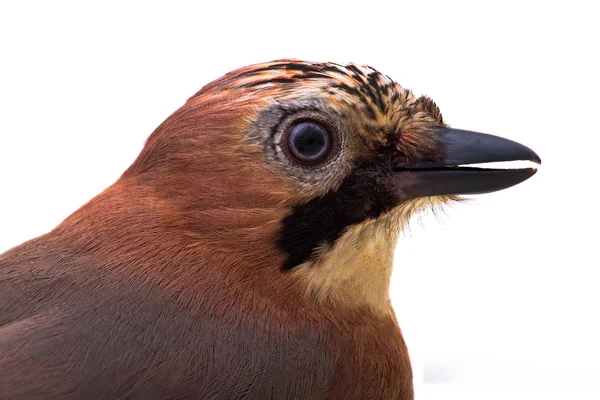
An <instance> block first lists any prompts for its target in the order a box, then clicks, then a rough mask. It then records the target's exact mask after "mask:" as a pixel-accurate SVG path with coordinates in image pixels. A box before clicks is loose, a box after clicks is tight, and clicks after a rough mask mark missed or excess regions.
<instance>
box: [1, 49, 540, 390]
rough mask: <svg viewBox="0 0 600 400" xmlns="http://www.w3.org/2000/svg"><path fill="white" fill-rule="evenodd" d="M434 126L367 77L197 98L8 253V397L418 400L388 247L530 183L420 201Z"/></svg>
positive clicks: (437, 119) (318, 71) (421, 102)
mask: <svg viewBox="0 0 600 400" xmlns="http://www.w3.org/2000/svg"><path fill="white" fill-rule="evenodd" d="M303 124H304V125H303ZM311 124H312V125H311ZM302 129H304V130H302ZM445 129H446V130H447V131H450V130H448V129H447V128H446V126H445V124H444V122H443V121H442V117H441V114H440V112H439V110H438V108H437V107H436V106H435V104H434V103H433V102H432V101H431V100H430V99H428V98H426V97H415V96H413V95H412V93H411V92H410V91H408V90H406V89H403V88H402V87H400V86H399V85H398V84H397V83H395V82H393V81H392V80H391V79H390V78H388V77H386V76H384V75H382V74H380V73H379V72H377V71H375V70H373V69H371V68H369V67H362V66H356V65H353V64H350V65H347V66H341V65H337V64H330V63H308V62H302V61H297V60H280V61H275V62H272V63H266V64H260V65H254V66H250V67H246V68H242V69H239V70H237V71H234V72H231V73H229V74H227V75H225V76H224V77H222V78H220V79H218V80H216V81H214V82H212V83H210V84H208V85H207V86H205V87H204V88H203V89H202V90H201V91H200V92H198V93H197V94H196V95H194V96H193V97H192V98H190V99H189V100H188V101H187V103H186V104H185V105H183V106H182V107H181V108H180V109H179V110H177V111H176V112H175V113H174V114H173V115H171V116H170V117H169V118H168V119H167V120H166V121H165V122H164V123H163V124H161V125H160V126H159V127H158V128H157V129H156V131H155V132H154V133H152V135H151V136H150V137H149V139H148V141H147V143H146V145H145V147H144V149H143V151H142V152H141V154H140V155H139V157H138V158H137V160H136V161H135V162H134V163H133V165H132V166H131V167H130V168H129V169H128V170H127V171H126V172H125V173H124V174H123V176H122V177H121V178H120V179H119V180H118V181H117V182H116V183H115V184H114V185H112V186H111V187H109V188H108V189H106V190H105V191H104V192H103V193H101V194H100V195H98V196H97V197H95V198H94V199H92V200H91V201H90V202H89V203H88V204H86V205H85V206H83V207H82V208H81V209H79V210H78V211H76V212H75V213H73V214H72V215H71V216H70V217H68V218H67V219H66V220H65V221H64V222H63V223H61V224H60V225H59V226H58V227H57V228H55V229H54V230H52V231H51V232H49V233H48V234H46V235H43V236H41V237H38V238H36V239H33V240H31V241H29V242H26V243H24V244H22V245H21V246H18V247H16V248H14V249H12V250H10V251H8V252H7V253H5V254H3V255H1V256H0V371H2V373H0V398H2V399H84V398H85V399H116V398H122V399H271V398H272V399H292V398H293V399H411V398H412V375H411V367H410V361H409V357H408V352H407V348H406V346H405V344H404V341H403V339H402V336H401V333H400V330H399V328H398V324H397V322H396V318H395V316H394V312H393V310H392V307H391V304H390V301H389V297H388V287H389V280H390V273H391V267H392V257H393V250H394V247H395V243H396V239H397V237H398V233H399V232H400V231H401V229H402V226H403V225H404V224H405V222H406V221H407V220H408V218H409V217H410V216H411V215H412V214H413V213H414V212H416V211H418V210H419V209H420V208H422V207H428V206H431V205H435V204H442V203H443V202H445V201H448V200H450V199H453V198H455V195H457V194H460V193H465V192H471V191H479V192H481V191H490V190H496V189H500V188H503V187H507V186H510V185H512V184H515V183H518V182H517V181H522V180H524V179H526V178H527V177H529V176H531V175H532V174H533V172H531V170H527V172H522V173H521V175H519V176H518V177H517V178H514V179H513V180H512V181H511V182H508V183H507V182H504V183H503V184H501V183H495V187H493V188H491V187H488V186H489V184H488V183H485V184H482V183H479V182H482V181H485V180H486V179H487V181H486V182H490V181H491V180H490V179H488V178H483V177H481V176H479V175H477V176H475V175H474V174H478V172H475V173H471V172H465V173H464V174H468V175H469V176H470V177H473V176H475V179H474V180H475V181H477V182H478V183H477V185H480V186H481V185H483V186H481V187H479V186H477V188H474V189H472V187H469V188H468V190H467V188H466V187H465V186H464V185H466V184H464V183H463V186H460V185H459V186H460V187H457V188H454V187H453V188H452V189H451V190H441V189H439V186H435V185H433V186H434V187H435V188H434V189H432V188H431V187H432V186H431V184H430V183H428V182H429V181H426V186H427V189H423V187H422V186H420V185H421V183H420V182H421V179H422V176H425V175H427V174H428V172H427V170H423V169H421V168H422V167H423V165H425V167H427V166H428V165H429V166H430V167H431V166H433V167H431V168H430V171H434V170H435V171H438V170H439V169H440V167H439V165H440V162H443V161H444V160H445V159H448V158H449V154H448V152H449V151H448V150H447V149H446V148H445V147H444V141H443V140H442V139H440V137H441V136H440V132H446V131H444V130H445ZM294 132H295V133H294ZM298 132H299V133H298ZM296 134H297V136H293V135H296ZM293 137H295V138H298V142H294V140H296V139H291V138H293ZM448 137H450V136H448ZM315 140H316V141H315ZM506 142H508V141H506ZM510 143H513V142H510ZM302 146H305V147H302ZM311 146H312V147H311ZM521 147H522V148H524V147H523V146H521ZM321 150H322V152H323V154H324V155H322V156H321V155H319V157H321V158H319V157H317V158H315V156H314V154H313V153H315V152H317V151H321ZM484 153H485V151H484ZM486 154H487V153H486ZM298 157H300V158H298ZM303 157H304V158H303ZM502 157H503V158H504V159H515V158H519V157H521V155H519V156H511V157H508V156H506V155H504V156H502ZM536 157H537V156H535V157H534V156H531V155H528V157H527V158H528V159H532V160H534V161H538V159H537V158H536ZM488 158H489V157H488ZM496 158H498V157H496ZM521 158H523V157H521ZM467 161H469V162H481V161H482V160H476V161H472V160H470V159H469V160H467ZM492 161H497V160H496V159H494V160H492ZM417 167H418V168H417ZM413 168H414V169H413ZM424 171H425V172H424ZM456 171H457V170H456V169H455V170H454V171H452V172H451V173H455V172H456ZM521 171H523V170H521ZM438 172H439V171H438ZM432 173H433V174H435V173H436V172H432ZM422 174H425V175H422ZM498 174H501V173H500V172H498ZM502 174H503V175H502V176H505V175H506V174H504V173H502ZM523 174H525V175H527V176H525V175H523ZM429 176H430V174H429V175H427V177H429ZM432 176H434V178H433V179H434V180H435V179H437V178H435V176H437V175H432ZM461 176H462V175H461ZM511 176H512V175H511ZM428 179H429V178H428ZM461 179H462V178H461ZM469 179H471V178H469ZM511 179H512V178H511ZM492 180H493V179H492ZM446 181H447V179H446V180H444V182H446ZM513 181H514V182H513ZM414 182H418V183H417V184H413V183H414ZM494 182H496V181H494ZM434 183H435V182H434ZM486 185H487V186H486ZM471 189H472V190H471Z"/></svg>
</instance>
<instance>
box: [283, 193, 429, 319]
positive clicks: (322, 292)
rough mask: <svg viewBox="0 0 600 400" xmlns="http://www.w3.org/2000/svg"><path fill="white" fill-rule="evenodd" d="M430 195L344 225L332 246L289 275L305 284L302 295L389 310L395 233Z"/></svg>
mask: <svg viewBox="0 0 600 400" xmlns="http://www.w3.org/2000/svg"><path fill="white" fill-rule="evenodd" d="M432 201H433V202H435V201H436V200H435V199H431V198H428V199H416V200H413V201H410V202H407V203H405V204H403V205H400V206H398V207H397V208H395V209H393V210H391V211H389V212H387V213H385V214H383V215H381V216H380V217H379V218H377V219H367V220H365V221H363V222H360V223H357V224H354V225H351V226H349V227H347V229H346V230H345V231H344V233H343V234H342V235H341V236H340V237H339V238H338V239H337V240H336V241H335V242H334V243H332V244H330V245H324V246H322V247H320V248H319V249H318V250H317V252H316V254H315V255H314V256H313V257H311V259H310V260H308V261H306V262H304V263H303V264H301V265H299V266H298V267H296V268H294V269H293V270H292V271H291V273H293V274H296V275H297V276H299V277H301V278H302V279H303V280H304V281H305V282H306V290H307V296H310V297H313V298H315V299H317V301H319V302H330V303H334V305H335V306H337V307H369V308H371V309H372V310H373V311H375V312H376V313H378V314H389V313H393V311H392V308H391V304H390V299H389V287H390V279H391V274H392V268H393V263H394V262H393V261H394V252H395V248H396V244H397V241H398V237H399V235H400V232H402V230H403V229H404V227H405V226H406V225H407V224H408V220H409V219H410V217H411V216H412V215H413V214H414V213H415V212H417V211H419V210H420V209H422V208H424V207H430V206H432Z"/></svg>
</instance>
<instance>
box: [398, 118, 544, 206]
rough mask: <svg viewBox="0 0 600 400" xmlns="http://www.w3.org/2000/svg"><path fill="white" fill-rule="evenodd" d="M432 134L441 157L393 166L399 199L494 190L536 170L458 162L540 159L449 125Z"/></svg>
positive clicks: (519, 146) (498, 139)
mask: <svg viewBox="0 0 600 400" xmlns="http://www.w3.org/2000/svg"><path fill="white" fill-rule="evenodd" d="M435 135H436V136H437V138H436V140H437V141H438V143H439V144H440V147H441V150H442V153H443V157H442V159H441V160H436V161H426V162H418V163H412V164H411V163H404V164H396V165H395V166H394V171H395V174H394V183H393V185H394V187H395V188H394V189H395V191H396V193H397V194H398V195H399V196H400V198H402V199H411V198H417V197H427V196H443V195H460V194H480V193H489V192H495V191H497V190H502V189H506V188H509V187H511V186H514V185H516V184H518V183H521V182H523V181H525V180H527V179H528V178H530V177H531V176H533V175H534V174H535V173H536V172H537V169H535V168H521V169H492V168H474V167H463V166H462V165H464V164H480V163H487V162H500V161H517V160H527V161H532V162H534V163H536V164H541V162H542V160H541V159H540V157H539V156H538V155H537V154H536V153H535V152H534V151H533V150H531V149H530V148H528V147H526V146H523V145H522V144H519V143H517V142H513V141H512V140H508V139H503V138H501V137H498V136H493V135H488V134H485V133H478V132H471V131H465V130H461V129H450V128H440V129H438V130H437V131H436V132H435Z"/></svg>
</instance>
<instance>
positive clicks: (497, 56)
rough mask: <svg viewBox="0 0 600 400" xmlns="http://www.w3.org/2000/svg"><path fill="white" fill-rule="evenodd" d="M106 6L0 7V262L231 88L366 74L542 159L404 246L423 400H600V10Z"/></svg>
mask: <svg viewBox="0 0 600 400" xmlns="http://www.w3.org/2000/svg"><path fill="white" fill-rule="evenodd" d="M91 4H92V3H89V2H73V3H65V2H56V1H53V2H46V1H44V2H42V1H39V2H27V1H21V2H17V1H12V2H8V1H6V2H2V3H1V5H0V46H1V47H0V190H1V196H0V251H4V250H7V249H8V248H10V247H12V246H15V245H17V244H19V243H21V242H22V241H24V240H26V239H29V238H32V237H34V236H37V235H39V234H42V233H44V232H46V231H48V230H50V229H51V228H52V227H54V226H55V225H57V224H58V223H59V222H60V221H61V220H62V219H63V218H65V217H66V216H67V215H69V214H70V213H71V212H72V211H74V210H75V209H77V208H78V207H79V206H81V205H82V204H83V203H85V202H86V201H87V200H89V199H90V198H91V197H93V196H94V195H96V194H97V193H99V192H100V191H102V190H103V189H104V188H106V187H107V186H109V185H110V184H111V183H112V182H114V181H115V180H116V179H117V178H118V177H119V175H120V174H121V173H122V172H123V171H124V170H125V169H126V168H127V167H128V166H129V164H130V163H131V162H132V161H133V160H134V158H135V157H136V155H137V154H138V152H139V151H140V149H141V147H142V145H143V142H144V140H145V138H146V137H147V136H148V135H149V134H150V132H151V131H152V130H153V129H154V128H155V127H156V126H157V125H158V124H159V123H160V122H162V121H163V120H164V119H165V118H166V117H167V116H168V115H169V114H170V113H171V112H173V111H174V110H175V109H176V108H177V107H179V106H180V105H181V104H183V102H184V101H185V100H186V99H187V98H188V97H189V96H191V95H192V94H194V93H195V92H196V91H197V90H198V89H199V88H200V87H201V86H203V85H204V84H206V83H208V82H209V81H211V80H213V79H215V78H217V77H219V76H221V75H222V74H224V73H225V72H227V71H229V70H232V69H234V68H237V67H240V66H243V65H248V64H251V63H255V62H262V61H269V60H273V59H277V58H283V57H294V58H301V59H308V60H313V61H335V62H347V61H354V62H358V63H366V64H369V65H371V66H373V67H375V68H377V69H379V70H380V71H382V72H384V73H386V74H388V75H390V76H391V77H393V78H394V79H396V80H397V81H398V82H399V83H400V84H401V85H403V86H405V87H408V88H412V89H413V90H414V91H415V92H416V93H418V94H427V95H429V96H431V97H432V98H433V99H434V100H435V101H436V102H437V103H438V105H439V106H440V108H441V109H442V112H443V114H444V117H445V120H446V121H447V122H448V123H450V124H451V125H452V126H453V127H460V128H463V129H471V130H478V131H481V132H487V133H493V134H497V135H500V136H505V137H508V138H511V139H514V140H517V141H519V142H521V143H523V144H526V145H528V146H529V147H531V148H533V149H534V150H535V151H536V152H537V153H538V154H539V155H540V156H541V158H542V159H543V165H542V166H541V168H540V171H539V172H538V174H537V175H535V176H534V177H533V178H531V179H530V180H529V181H527V182H525V183H523V184H521V185H519V186H517V187H514V188H511V189H509V190H506V191H503V192H499V193H494V194H488V195H484V196H480V197H476V198H473V199H472V201H469V202H468V203H466V204H460V205H456V206H453V207H450V208H448V209H446V212H445V213H442V214H440V215H438V216H437V217H433V216H427V215H425V216H423V217H422V218H421V220H420V221H419V220H415V221H414V223H413V224H412V225H411V230H410V232H408V233H407V234H406V235H405V237H403V238H402V240H401V241H400V243H399V245H398V250H397V265H396V269H395V272H394V277H393V284H392V297H393V300H394V303H395V308H396V311H397V314H398V318H399V321H400V324H401V327H402V329H403V331H404V334H405V337H406V340H407V342H408V346H409V349H410V352H411V356H412V360H413V364H414V369H415V384H416V393H417V398H418V399H506V398H510V399H538V398H539V399H541V398H544V399H563V398H569V399H599V398H600V363H599V360H600V345H599V339H600V326H599V323H598V320H599V311H598V307H599V305H600V294H599V290H598V287H599V286H600V282H599V279H598V278H599V277H600V275H599V273H598V271H599V267H600V262H599V261H598V256H597V246H598V238H599V235H598V226H599V222H600V218H599V211H598V209H599V207H598V204H597V187H598V182H600V179H599V174H600V171H599V169H598V163H599V157H598V156H597V154H598V150H599V147H598V146H599V145H600V140H599V134H600V132H599V130H600V128H599V126H600V124H599V123H598V105H599V101H598V98H599V97H598V96H599V90H600V84H599V78H598V72H599V71H600V63H599V61H598V56H599V54H600V51H599V48H600V45H599V39H600V30H599V29H598V21H597V19H598V15H599V12H598V11H597V10H595V9H594V8H593V6H592V4H593V2H591V1H590V2H589V4H588V3H584V2H577V1H569V2H566V1H564V2H551V1H548V2H539V3H534V2H524V1H520V2H516V3H509V2H504V1H503V2H494V3H492V2H483V1H479V2H472V3H462V2H461V3H456V2H450V1H446V2H440V3H439V4H436V3H432V2H418V1H416V0H411V1H409V2H395V3H389V4H384V3H378V2H376V1H363V2H359V3H358V2H357V3H350V2H348V3H345V4H343V3H337V4H334V3H326V2H325V1H320V2H310V1H302V2H298V1H294V2H281V3H277V4H263V3H260V2H256V1H250V2H246V3H245V4H244V5H241V4H235V3H233V2H221V3H220V4H219V5H215V4H212V5H210V6H209V5H204V6H202V5H199V4H200V2H197V4H196V5H191V4H186V3H180V2H169V3H168V4H169V5H168V6H166V5H160V6H159V5H156V4H154V3H152V2H139V3H137V2H96V3H95V4H96V5H95V6H94V5H91ZM164 4H167V3H166V2H164Z"/></svg>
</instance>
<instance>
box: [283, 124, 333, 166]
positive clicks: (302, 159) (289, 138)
mask: <svg viewBox="0 0 600 400" xmlns="http://www.w3.org/2000/svg"><path fill="white" fill-rule="evenodd" d="M332 142H333V140H332V137H331V133H330V131H329V129H327V128H326V127H325V126H323V124H321V123H319V122H316V121H311V120H308V121H300V122H297V123H295V124H293V125H291V126H290V127H289V128H288V129H287V132H286V134H285V142H284V143H285V146H286V147H287V150H288V153H289V155H290V156H291V157H292V158H293V159H294V160H295V161H297V162H299V163H301V164H305V165H314V164H318V163H320V162H322V161H324V160H326V159H327V157H328V156H329V153H330V152H331V149H332V147H333V146H332Z"/></svg>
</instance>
